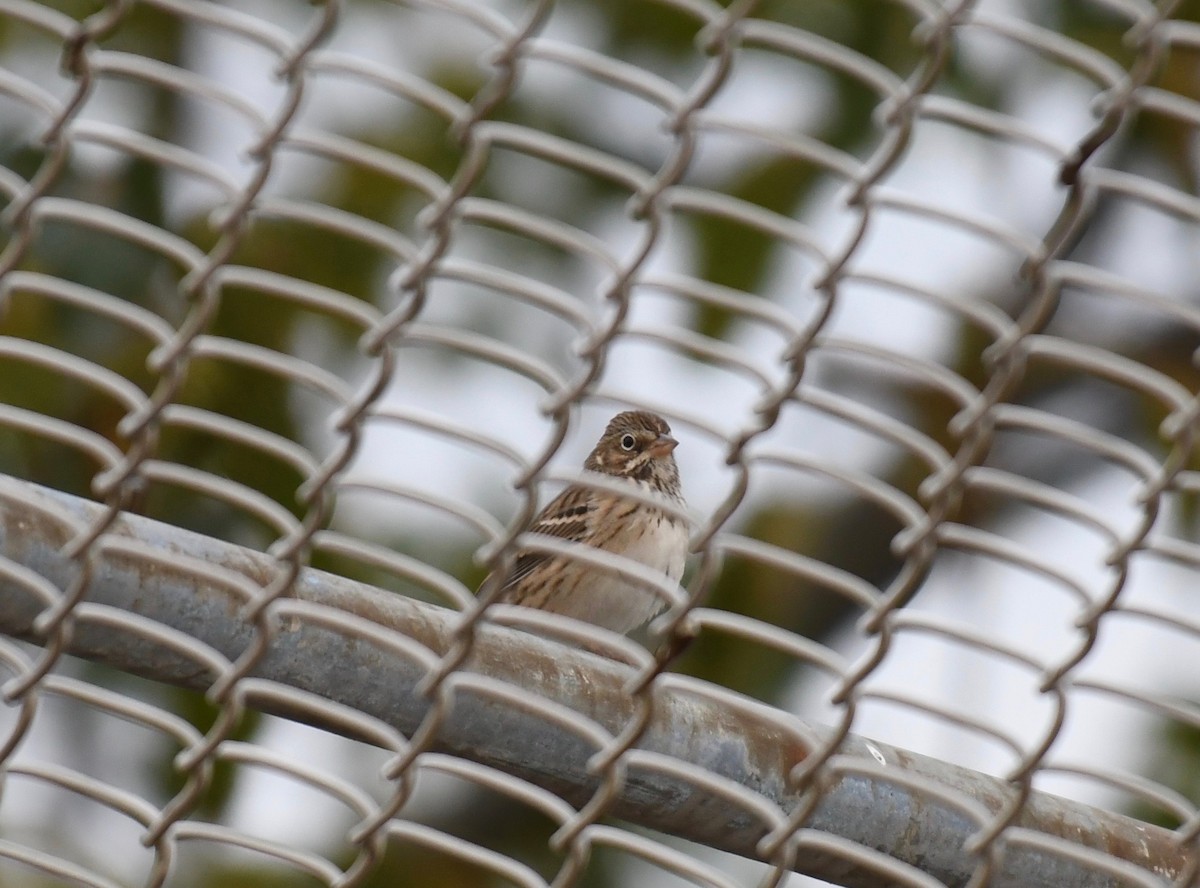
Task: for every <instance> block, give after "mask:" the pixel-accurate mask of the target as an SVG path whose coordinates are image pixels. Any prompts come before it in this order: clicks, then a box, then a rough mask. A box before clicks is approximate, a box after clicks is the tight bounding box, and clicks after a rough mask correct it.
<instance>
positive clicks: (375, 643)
mask: <svg viewBox="0 0 1200 888" xmlns="http://www.w3.org/2000/svg"><path fill="white" fill-rule="evenodd" d="M100 509H101V507H100V506H98V505H96V504H94V503H89V502H87V501H85V500H80V499H76V498H73V497H69V496H68V495H66V494H61V493H55V492H53V491H48V490H43V489H36V488H33V487H31V486H27V485H23V484H20V483H19V482H15V481H13V480H12V479H7V480H4V481H3V482H2V483H0V556H3V557H4V558H5V559H7V560H8V561H9V562H11V563H13V564H17V565H21V566H22V567H25V568H28V569H29V570H31V571H33V572H35V573H36V574H38V575H39V576H41V577H44V578H46V579H47V580H49V581H50V582H51V583H53V584H54V585H55V586H58V587H61V588H67V587H69V586H70V585H71V584H72V581H73V580H74V579H75V576H76V575H77V573H78V568H77V567H76V565H74V564H73V563H72V561H71V559H70V558H69V557H67V556H65V555H64V554H63V552H64V548H65V547H66V546H67V545H68V544H69V543H70V541H71V539H72V537H73V536H74V534H75V529H76V528H77V527H84V526H87V525H88V524H91V523H92V522H94V521H95V520H96V518H97V516H98V514H99V512H100ZM64 519H66V520H64ZM167 553H169V555H168V554H167ZM164 555H166V557H164ZM196 563H203V564H205V565H207V566H208V568H209V569H210V570H215V571H220V572H221V573H226V574H228V575H229V576H243V577H245V578H247V579H248V580H250V581H252V582H257V581H259V580H260V579H261V578H262V577H263V576H269V575H270V573H271V571H272V569H273V564H272V561H271V559H270V558H268V557H266V556H264V555H261V554H260V553H257V552H254V551H251V550H247V549H242V548H239V547H236V546H232V545H228V544H224V543H220V542H218V541H215V540H212V539H211V538H207V537H202V536H199V535H197V534H194V533H190V532H188V531H184V530H181V529H179V528H175V527H171V526H170V525H165V524H161V523H159V522H156V521H152V520H149V519H146V518H140V517H138V516H135V515H126V516H124V517H122V518H120V519H118V521H117V522H116V523H115V524H114V525H113V526H112V527H111V528H110V530H109V536H108V538H107V542H106V546H105V551H104V552H103V553H102V554H101V555H100V557H99V558H98V559H97V560H96V562H95V563H94V564H93V566H92V579H91V582H90V584H89V587H88V594H87V602H88V603H87V605H83V606H81V607H80V609H79V612H78V613H79V615H78V618H77V619H76V621H75V626H74V630H73V632H72V637H71V639H70V641H69V647H68V649H69V650H70V651H71V652H72V653H74V654H77V655H80V656H83V657H87V658H88V659H92V660H95V661H97V662H101V663H104V664H106V665H109V666H114V667H116V668H118V669H121V670H125V671H128V672H136V673H141V674H145V675H149V676H152V677H154V678H156V679H158V680H161V681H167V682H171V683H174V684H179V685H182V686H184V687H189V688H192V689H194V690H205V689H207V688H208V687H210V685H212V683H213V682H214V681H215V680H216V679H217V678H218V674H217V673H209V672H207V671H206V670H205V669H203V668H202V666H203V663H204V661H205V659H208V658H204V657H199V656H189V655H188V654H189V653H190V652H191V650H193V649H195V650H200V649H201V648H200V646H203V648H208V649H211V651H214V652H216V653H217V654H219V655H220V657H223V658H227V659H228V660H230V661H233V660H236V659H237V658H238V657H239V656H241V654H242V653H243V652H244V651H245V650H246V648H247V647H248V646H249V645H251V643H252V641H253V633H252V631H251V629H250V628H249V626H248V625H247V623H246V622H245V620H244V619H243V613H244V602H243V601H241V600H239V598H238V596H237V595H236V594H234V593H233V592H232V591H231V589H230V588H228V587H226V588H222V587H220V586H213V585H210V584H209V583H208V581H207V579H206V575H205V573H202V572H199V571H197V570H196V569H195V567H194V565H195V564H196ZM293 595H294V600H290V599H289V600H283V601H279V602H277V603H276V609H275V611H274V622H275V623H276V625H275V626H274V627H273V629H272V632H271V646H270V650H269V651H268V652H267V653H266V655H265V656H263V657H262V658H261V659H259V661H258V662H257V664H256V665H255V667H254V669H253V672H252V673H251V674H252V675H253V676H254V677H256V678H261V679H266V680H268V681H271V682H277V683H279V684H280V685H282V686H284V687H285V688H287V689H294V690H300V691H304V692H307V693H308V694H312V695H315V696H316V697H319V698H323V699H325V700H329V701H333V702H334V703H338V704H341V705H342V706H344V707H347V708H348V709H350V710H353V711H355V712H358V713H361V714H363V715H365V716H369V717H370V718H372V719H376V720H378V721H379V722H381V723H383V724H385V725H388V726H390V727H392V728H394V729H396V730H397V731H399V732H400V733H401V734H403V735H405V736H410V735H413V734H414V733H417V732H419V731H423V730H429V728H428V725H429V723H430V716H431V712H432V711H433V710H434V709H436V708H442V709H443V711H442V712H441V714H440V715H438V717H437V718H436V719H435V721H436V722H437V728H436V731H435V732H434V733H433V735H432V736H431V737H430V741H429V746H430V748H433V749H438V750H439V751H444V752H446V753H449V754H451V755H455V756H460V757H463V758H467V759H470V760H472V761H477V762H480V763H482V764H485V765H488V766H490V767H493V768H496V769H498V770H500V771H502V772H504V773H506V774H510V775H514V776H516V777H519V778H521V779H522V780H525V781H529V782H530V783H533V784H534V785H536V786H540V787H543V788H545V789H548V790H550V791H552V792H553V793H555V794H556V795H559V796H561V797H563V798H565V799H567V800H568V801H571V802H573V803H576V804H584V803H586V802H587V800H588V799H589V798H592V797H593V796H594V795H595V793H596V792H597V790H598V789H599V783H598V780H597V777H596V775H595V773H594V772H593V770H592V768H591V767H590V766H589V765H590V760H591V759H592V758H593V756H595V755H596V754H597V753H599V752H601V751H602V749H603V744H604V743H606V742H608V741H610V740H611V738H612V737H613V736H614V735H616V734H617V733H619V732H620V731H621V729H622V726H624V725H626V724H628V723H630V722H631V721H633V720H634V719H635V716H636V712H635V708H636V706H637V702H636V699H635V698H633V697H631V696H630V694H629V693H628V688H629V687H630V686H631V684H632V683H633V682H634V681H635V680H636V677H637V675H636V672H635V671H634V670H633V669H632V668H630V667H629V666H627V665H625V664H622V663H618V662H614V661H612V660H607V659H605V658H602V657H599V656H596V655H594V654H589V653H587V652H584V651H579V650H576V649H573V648H569V647H565V646H563V645H561V644H558V643H556V642H553V641H549V640H546V639H541V638H538V637H536V636H533V635H530V634H529V633H527V632H522V631H519V630H515V629H509V628H506V627H502V626H481V627H479V629H478V630H477V632H476V634H475V636H474V639H473V643H472V646H471V653H470V656H469V657H468V658H467V659H466V660H465V661H464V662H463V663H462V664H461V666H460V671H458V672H457V673H456V676H457V677H458V678H459V680H458V681H455V682H454V683H453V687H452V689H451V688H447V689H446V691H445V692H444V693H445V697H444V698H443V699H441V700H439V701H438V703H437V704H434V703H432V702H431V701H430V700H429V699H427V698H426V697H425V696H423V694H422V693H421V692H420V688H421V686H422V684H423V683H424V682H426V680H427V679H428V676H429V671H430V669H431V667H434V666H435V664H436V662H437V660H438V659H439V658H441V657H444V656H445V655H446V653H447V651H448V650H449V649H450V648H451V646H452V644H453V635H454V626H455V623H456V615H455V613H454V612H453V611H451V610H447V609H445V608H439V607H434V606H431V605H427V604H423V603H420V602H414V601H411V600H407V599H405V598H402V597H400V596H396V595H393V594H388V593H386V592H383V591H381V590H378V589H374V588H372V587H369V586H364V585H362V584H361V583H356V582H353V581H351V580H347V579H345V578H343V577H339V576H336V575H334V574H329V573H324V572H321V571H317V570H312V569H306V570H304V571H302V572H301V574H300V576H299V577H297V579H296V582H295V585H294V587H293ZM96 606H100V607H102V608H105V609H112V610H113V611H115V612H116V613H105V614H104V615H103V618H102V619H97V620H93V619H92V608H94V607H96ZM41 610H42V602H41V601H39V600H38V599H37V597H36V596H34V595H32V594H30V593H29V592H28V590H27V589H25V588H23V587H22V585H21V584H20V583H13V582H7V583H0V631H3V632H4V633H5V634H8V635H12V636H16V637H21V638H29V639H32V640H35V641H36V640H38V637H39V636H38V633H37V632H36V631H35V630H34V628H33V627H34V623H35V621H36V620H37V617H38V615H39V613H40V612H41ZM130 615H135V616H137V617H141V618H144V620H147V621H150V623H151V624H152V625H154V626H155V627H156V628H158V629H160V630H169V631H170V633H171V640H172V641H173V642H174V643H160V642H158V640H157V639H155V638H154V637H153V636H149V634H148V633H147V632H146V623H145V622H143V621H134V620H129V619H128V618H129V616H130ZM164 641H165V639H164ZM443 687H445V685H443ZM689 691H690V693H689ZM304 702H305V705H304V706H303V707H300V708H295V707H294V705H290V704H289V698H288V696H287V695H286V694H280V695H276V696H273V697H269V698H266V699H264V700H262V701H261V702H258V703H256V704H255V705H258V706H261V708H263V709H265V710H267V711H270V712H273V713H276V714H280V715H284V716H288V717H292V718H299V719H302V720H304V721H307V722H310V723H312V724H315V725H318V726H321V727H325V728H327V729H329V730H332V731H337V732H348V733H354V732H353V726H352V725H351V726H348V725H346V723H345V722H344V721H343V719H342V718H340V717H339V715H338V714H337V712H336V711H335V710H334V709H333V708H332V707H330V708H329V709H328V710H326V709H325V708H324V707H323V706H321V705H320V704H319V703H317V702H315V701H314V700H313V699H312V698H309V697H306V698H305V700H304ZM360 736H362V737H363V738H364V739H367V740H368V741H369V740H370V739H371V737H370V734H363V735H360ZM826 746H830V747H832V750H833V755H832V757H831V758H830V759H829V760H828V765H827V774H828V778H827V785H826V787H825V789H824V792H823V793H822V795H821V798H820V800H819V802H818V803H817V805H816V807H815V809H813V810H812V813H811V816H810V817H808V818H807V826H806V829H805V830H804V831H803V832H802V833H800V834H799V835H797V836H795V837H794V838H792V839H791V840H789V842H788V844H789V845H790V846H791V847H790V848H789V851H790V853H791V855H792V856H791V857H790V858H789V859H790V865H791V866H793V867H794V868H795V869H796V870H797V871H800V872H804V873H807V874H810V875H814V876H818V877H821V878H824V879H827V880H830V881H834V882H836V883H838V884H844V885H851V886H862V888H873V886H878V885H884V884H890V883H891V881H892V879H893V878H895V877H894V876H893V875H891V874H893V873H896V872H899V873H902V874H903V877H905V878H910V879H914V880H917V881H918V882H919V879H920V875H921V874H922V873H924V874H925V875H926V876H929V877H932V878H933V879H935V880H937V883H938V884H945V885H951V886H959V885H967V884H969V883H970V880H971V877H972V875H973V874H975V873H976V871H977V870H980V869H981V867H982V866H983V865H984V862H983V860H981V859H980V858H978V857H976V856H974V855H972V854H970V853H968V852H967V851H966V850H965V849H966V848H967V847H968V846H969V844H970V841H971V839H972V837H973V836H974V835H976V834H977V832H978V831H979V830H980V829H982V828H984V827H985V825H986V823H987V822H988V819H989V818H991V817H994V816H995V815H997V813H998V812H1000V811H1002V810H1003V809H1004V808H1005V807H1006V806H1007V805H1009V804H1011V803H1012V802H1013V801H1014V799H1015V796H1016V790H1015V789H1014V788H1013V787H1012V786H1010V785H1008V784H1006V783H1005V782H1004V781H1001V780H997V779H995V778H992V777H988V776H986V775H982V774H978V773H974V772H971V771H968V770H966V769H963V768H958V767H955V766H953V765H949V764H946V763H944V762H940V761H937V760H935V759H931V758H928V757H925V756H920V755H916V754H914V753H911V752H907V751H904V750H899V749H895V748H893V747H890V746H888V745H886V744H883V743H878V742H874V741H870V740H866V739H863V738H859V737H854V736H853V735H851V736H848V737H845V738H843V739H840V740H839V739H838V738H837V737H835V736H834V735H833V732H831V731H830V730H829V729H828V728H825V727H820V726H814V725H811V724H808V723H806V722H804V721H803V720H801V719H798V718H793V717H788V716H786V715H785V714H783V713H780V712H773V711H770V710H768V709H767V708H766V707H763V706H761V705H759V704H755V703H754V702H753V701H750V700H748V699H744V698H743V699H737V698H735V697H733V696H732V695H730V694H729V693H728V692H727V691H724V690H723V689H721V688H720V687H719V686H712V685H709V686H707V687H705V686H701V685H700V684H699V683H697V684H696V685H694V686H692V685H691V684H690V682H684V681H680V682H679V683H678V684H669V685H667V686H666V687H660V691H659V692H658V693H656V694H655V695H654V698H653V712H652V714H651V715H650V716H649V719H648V721H647V723H646V725H645V728H644V730H643V731H642V733H641V736H640V738H639V739H638V741H637V743H636V745H635V747H634V749H633V750H632V751H631V752H630V753H628V754H627V756H626V761H627V764H626V767H625V768H624V769H623V771H624V773H623V775H622V780H621V781H620V785H619V786H617V787H616V788H615V789H614V790H613V792H614V793H615V796H616V797H615V798H614V800H613V802H612V811H613V813H615V814H616V815H618V816H620V817H622V818H624V819H626V820H628V821H630V822H632V823H635V824H638V825H641V826H646V827H650V828H653V829H656V830H661V831H663V832H667V833H671V834H674V835H678V836H681V837H683V838H687V839H691V840H692V841H696V842H702V843H704V844H706V845H711V846H713V847H717V848H722V849H725V850H728V851H733V852H736V853H738V854H742V855H745V856H747V857H755V856H758V855H759V854H760V853H761V849H762V847H763V843H764V840H767V839H768V838H769V837H770V836H772V835H775V834H776V830H778V829H779V828H780V827H782V826H783V824H784V822H783V821H782V820H780V819H778V818H777V817H776V818H766V817H764V816H763V803H766V804H767V805H769V806H770V809H777V810H778V812H779V813H780V814H782V815H783V816H784V817H791V816H794V815H795V814H796V812H797V811H798V810H801V809H802V808H803V807H804V805H805V799H804V797H803V795H802V794H800V793H796V792H794V791H793V790H791V789H790V788H789V786H788V785H787V778H788V775H789V774H790V773H791V772H792V771H793V769H795V768H798V767H803V766H804V763H805V760H806V759H808V758H809V756H811V755H813V754H814V752H816V751H818V750H821V749H822V748H824V747H826ZM531 750H536V751H537V754H536V756H531V754H530V751H531ZM770 809H768V810H770ZM1016 826H1017V828H1018V830H1019V831H1020V832H1019V833H1016V835H1017V836H1018V838H1016V839H1014V840H1013V841H1012V842H1011V844H1009V845H1007V846H1006V847H1005V848H1004V850H1003V851H1002V852H1001V853H999V854H996V855H995V858H994V859H992V860H989V861H988V863H989V864H990V865H991V866H993V867H994V869H993V870H992V872H991V877H990V878H991V881H990V882H989V884H992V885H996V886H1012V888H1017V886H1027V888H1032V886H1045V888H1051V886H1056V888H1073V886H1081V888H1082V886H1088V888H1091V886H1095V888H1102V886H1116V885H1154V884H1158V882H1157V879H1155V878H1154V877H1153V876H1158V877H1165V878H1168V879H1174V878H1176V877H1178V876H1179V875H1180V874H1181V873H1183V872H1184V869H1185V867H1186V854H1185V853H1184V851H1183V850H1182V849H1181V848H1180V847H1179V846H1178V844H1177V842H1176V841H1175V840H1174V837H1173V836H1172V834H1171V833H1170V832H1169V831H1167V830H1162V829H1158V828H1156V827H1153V826H1151V825H1149V824H1146V823H1141V822H1139V821H1136V820H1132V819H1130V818H1126V817H1120V816H1116V815H1113V814H1110V813H1108V812H1106V811H1102V810H1098V809H1094V808H1088V807H1086V806H1083V805H1079V804H1075V803H1071V802H1069V801H1066V800H1063V799H1059V798H1055V797H1053V796H1049V795H1045V794H1042V793H1034V794H1033V795H1032V796H1031V797H1030V798H1029V799H1027V800H1026V802H1025V805H1024V810H1023V813H1022V814H1021V816H1020V817H1019V818H1018V820H1017V823H1016ZM1026 833H1028V834H1026ZM821 834H827V835H821ZM829 836H832V837H836V838H837V839H842V840H845V841H848V842H850V843H853V846H854V847H855V848H856V849H857V850H856V851H855V852H854V854H853V857H854V858H855V859H853V860H851V859H849V856H848V855H847V854H846V853H844V852H841V851H839V846H838V845H836V844H830V841H829ZM1064 846H1070V847H1075V848H1077V849H1078V850H1080V851H1082V850H1083V849H1090V850H1091V851H1093V852H1096V854H1097V855H1103V857H1101V856H1095V857H1092V858H1087V859H1073V858H1072V857H1069V856H1065V855H1062V854H1060V853H1058V851H1059V850H1060V849H1061V848H1062V847H1064ZM870 851H875V852H878V853H877V854H871V853H870ZM1151 874H1153V876H1152V875H1151Z"/></svg>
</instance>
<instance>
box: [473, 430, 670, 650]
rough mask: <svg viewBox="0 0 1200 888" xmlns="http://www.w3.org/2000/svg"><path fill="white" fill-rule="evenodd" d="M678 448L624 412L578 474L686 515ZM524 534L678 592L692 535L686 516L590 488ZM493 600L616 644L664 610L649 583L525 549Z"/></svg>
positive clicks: (666, 433)
mask: <svg viewBox="0 0 1200 888" xmlns="http://www.w3.org/2000/svg"><path fill="white" fill-rule="evenodd" d="M678 443H679V442H678V441H677V440H676V439H675V438H673V437H671V428H670V426H668V425H667V423H666V421H665V420H663V418H662V417H661V416H658V415H657V414H655V413H651V412H649V411H645V410H629V411H626V412H624V413H618V414H617V415H616V416H614V417H613V418H612V420H611V421H610V422H609V423H608V426H607V427H606V428H605V430H604V434H602V435H601V436H600V440H599V441H598V442H597V443H596V446H595V447H594V448H593V449H592V452H591V453H590V454H589V455H588V457H587V459H586V460H585V461H584V464H583V467H584V469H585V471H588V472H597V473H600V474H602V475H606V476H609V477H611V478H617V479H621V480H622V481H625V482H627V483H629V484H631V485H633V486H634V487H636V488H637V489H640V490H641V491H643V492H646V493H650V494H656V495H658V496H659V497H661V498H662V499H664V500H665V501H667V502H669V503H671V504H672V505H674V506H677V507H679V509H681V510H682V509H683V508H684V505H685V504H684V500H683V493H682V490H681V487H680V482H679V467H678V466H677V465H676V463H675V456H674V451H675V448H676V446H677V445H678ZM530 533H533V534H545V535H546V536H551V537H557V538H559V539H565V540H573V541H576V542H579V543H584V544H586V545H589V546H595V547H596V548H598V549H603V550H604V551H606V552H612V553H614V554H617V555H622V556H624V557H626V558H629V559H632V560H633V561H636V562H638V563H640V564H643V565H645V566H646V567H648V568H651V569H652V570H656V571H659V572H661V573H662V574H664V575H665V576H666V577H667V578H668V579H669V580H671V581H672V582H676V583H677V582H679V580H680V578H681V577H682V576H683V568H684V562H685V561H686V559H687V552H688V526H687V522H686V521H685V520H684V519H683V518H682V516H680V515H678V514H672V513H671V512H668V511H666V510H664V509H662V508H659V507H658V506H655V505H651V504H650V503H647V502H645V501H644V500H640V499H634V498H631V497H624V496H621V495H620V494H619V493H615V492H612V491H609V490H606V489H604V490H602V489H600V488H598V487H592V486H589V485H586V484H572V485H570V486H569V487H567V488H566V489H565V490H563V491H562V493H560V494H559V495H558V496H557V497H555V498H554V499H553V500H552V501H551V502H550V503H549V504H548V505H547V506H546V507H545V508H544V509H543V510H542V511H541V512H540V513H538V516H537V518H535V519H534V522H533V525H532V526H531V527H530ZM485 585H486V582H485ZM497 600H498V601H502V602H506V603H509V604H518V605H523V606H525V607H532V608H539V609H541V610H543V611H549V612H551V613H556V614H563V615H565V616H568V617H574V618H575V619H577V620H582V621H584V622H588V623H592V624H594V625H596V626H601V627H603V628H605V629H609V630H611V631H613V632H617V633H621V634H625V633H628V632H630V631H632V630H634V629H636V628H637V627H638V626H641V625H642V624H643V623H645V622H647V621H648V620H650V619H651V618H652V617H653V616H654V615H655V614H657V613H658V612H659V611H660V610H662V598H661V595H660V594H659V593H656V592H655V591H654V590H653V589H652V588H650V587H649V586H648V585H647V584H645V583H639V582H637V581H636V580H631V579H627V578H625V577H622V576H620V575H619V574H617V573H615V572H613V571H610V570H606V569H604V568H602V567H598V566H595V565H592V564H588V563H586V562H584V561H583V560H581V559H578V558H574V557H571V556H570V555H565V554H564V555H558V554H553V553H548V552H536V551H531V550H529V549H522V550H518V552H517V558H516V564H515V565H514V567H513V569H512V571H511V572H510V573H509V574H508V576H507V577H506V578H505V579H504V581H503V586H502V588H501V590H500V594H499V597H498V599H497Z"/></svg>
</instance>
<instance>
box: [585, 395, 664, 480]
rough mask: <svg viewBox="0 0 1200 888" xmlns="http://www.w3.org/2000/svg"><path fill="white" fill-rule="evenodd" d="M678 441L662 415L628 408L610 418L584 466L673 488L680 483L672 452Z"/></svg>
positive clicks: (594, 470) (607, 473) (608, 473)
mask: <svg viewBox="0 0 1200 888" xmlns="http://www.w3.org/2000/svg"><path fill="white" fill-rule="evenodd" d="M678 444H679V442H678V441H676V440H675V439H674V438H672V437H671V427H670V426H668V425H667V423H666V421H665V420H663V418H662V417H661V416H658V415H657V414H654V413H650V412H648V411H645V410H629V411H626V412H625V413H618V414H617V415H616V416H614V417H613V418H612V421H611V422H609V424H608V428H606V429H605V430H604V434H603V435H601V436H600V440H599V441H598V442H597V443H596V446H595V448H593V449H592V452H591V454H590V455H589V456H588V458H587V462H585V463H584V468H587V469H590V470H592V471H593V472H603V473H604V474H606V475H617V476H618V477H622V478H632V479H634V480H638V481H648V482H651V483H652V484H654V485H655V486H656V487H662V488H664V489H673V488H676V487H678V484H679V470H678V468H677V467H676V465H675V457H674V456H673V455H672V451H674V450H675V447H676V446H677V445H678Z"/></svg>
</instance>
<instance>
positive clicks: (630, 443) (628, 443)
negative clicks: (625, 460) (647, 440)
mask: <svg viewBox="0 0 1200 888" xmlns="http://www.w3.org/2000/svg"><path fill="white" fill-rule="evenodd" d="M636 445H637V439H636V438H635V437H633V435H622V436H621V449H622V450H633V448H634V447H635V446H636Z"/></svg>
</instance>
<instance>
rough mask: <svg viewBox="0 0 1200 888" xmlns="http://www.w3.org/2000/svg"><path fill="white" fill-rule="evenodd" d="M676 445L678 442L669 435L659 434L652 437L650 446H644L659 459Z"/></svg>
mask: <svg viewBox="0 0 1200 888" xmlns="http://www.w3.org/2000/svg"><path fill="white" fill-rule="evenodd" d="M678 446H679V442H678V441H676V440H675V439H674V438H672V437H671V436H670V435H659V436H658V437H657V438H655V439H654V441H652V442H651V444H650V446H649V447H647V448H646V452H647V453H649V454H650V455H651V456H653V457H654V458H655V459H661V458H662V457H664V456H666V455H667V454H668V453H670V452H671V451H672V450H674V449H675V448H676V447H678Z"/></svg>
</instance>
